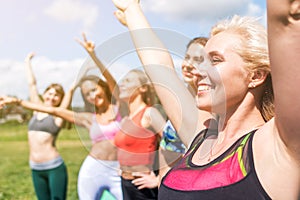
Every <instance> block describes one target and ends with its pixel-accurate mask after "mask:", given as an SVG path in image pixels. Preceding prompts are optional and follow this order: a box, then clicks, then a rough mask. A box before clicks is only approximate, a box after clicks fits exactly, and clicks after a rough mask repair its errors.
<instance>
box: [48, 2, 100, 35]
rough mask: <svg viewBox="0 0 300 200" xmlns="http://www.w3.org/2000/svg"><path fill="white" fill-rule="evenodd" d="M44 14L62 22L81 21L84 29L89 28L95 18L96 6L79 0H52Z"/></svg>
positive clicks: (96, 14) (96, 15)
mask: <svg viewBox="0 0 300 200" xmlns="http://www.w3.org/2000/svg"><path fill="white" fill-rule="evenodd" d="M45 14H46V15H48V16H50V17H53V18H54V19H56V20H59V21H62V22H67V23H69V22H82V23H83V26H84V29H89V28H91V27H93V26H94V24H95V22H96V20H97V17H98V8H97V6H96V5H93V4H91V3H87V2H84V1H82V2H81V1H80V0H54V1H53V3H52V4H51V5H50V6H49V7H48V8H47V9H45Z"/></svg>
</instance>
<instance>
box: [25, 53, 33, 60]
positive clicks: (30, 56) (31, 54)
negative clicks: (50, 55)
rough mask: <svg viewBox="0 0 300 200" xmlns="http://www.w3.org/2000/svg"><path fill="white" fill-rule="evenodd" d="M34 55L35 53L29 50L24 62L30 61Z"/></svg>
mask: <svg viewBox="0 0 300 200" xmlns="http://www.w3.org/2000/svg"><path fill="white" fill-rule="evenodd" d="M34 56H35V53H34V52H30V53H29V54H28V55H27V56H26V58H25V62H29V61H31V59H32V58H33V57H34Z"/></svg>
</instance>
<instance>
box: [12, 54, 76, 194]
mask: <svg viewBox="0 0 300 200" xmlns="http://www.w3.org/2000/svg"><path fill="white" fill-rule="evenodd" d="M33 56H34V54H33V53H30V54H28V56H27V57H26V59H25V61H26V67H27V77H28V84H29V90H30V101H24V102H22V101H21V100H16V99H14V98H11V99H10V101H11V103H14V102H15V103H19V104H20V105H21V106H23V107H24V108H27V109H32V110H34V112H33V116H32V118H31V120H30V122H29V125H28V143H29V150H30V151H29V164H30V168H31V170H32V180H33V185H34V190H35V193H36V195H37V198H38V199H39V200H44V199H50V198H51V197H52V198H53V197H54V198H55V199H60V200H64V199H66V195H67V183H68V175H67V168H66V166H65V164H64V161H63V159H62V157H61V156H60V154H59V152H58V150H57V148H56V146H55V141H56V138H57V136H58V134H59V131H60V129H61V127H62V125H63V121H64V120H63V119H62V118H60V117H57V116H53V115H50V114H48V113H47V109H48V110H49V109H51V108H67V107H68V106H69V105H70V103H71V97H72V94H73V90H74V88H73V87H71V89H70V90H69V91H68V92H67V93H66V95H65V93H64V90H63V88H62V86H61V85H60V84H56V83H53V84H51V85H49V86H48V87H47V88H46V89H45V91H44V93H43V94H42V100H41V99H40V97H39V94H38V90H37V87H36V78H35V76H34V74H33V71H32V67H31V59H32V58H33ZM7 100H9V98H8V99H7ZM39 107H44V108H47V109H46V110H43V109H41V110H39V109H38V108H39ZM44 111H45V112H44ZM50 172H51V173H50ZM49 180H53V181H49Z"/></svg>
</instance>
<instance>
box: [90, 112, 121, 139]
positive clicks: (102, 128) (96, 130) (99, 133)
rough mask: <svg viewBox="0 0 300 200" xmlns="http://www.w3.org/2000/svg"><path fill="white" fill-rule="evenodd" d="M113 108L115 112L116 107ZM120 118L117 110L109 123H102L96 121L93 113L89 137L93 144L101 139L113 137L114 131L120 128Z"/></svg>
mask: <svg viewBox="0 0 300 200" xmlns="http://www.w3.org/2000/svg"><path fill="white" fill-rule="evenodd" d="M115 110H116V112H118V111H117V108H116V109H115ZM121 119H122V117H121V114H120V113H119V112H118V113H117V115H116V119H115V120H114V121H111V122H110V123H109V124H105V125H103V124H99V123H98V122H97V120H96V114H94V115H93V122H92V125H91V128H90V138H91V140H92V142H93V144H94V143H97V142H100V141H103V140H112V139H114V137H115V135H116V133H117V132H118V131H119V130H120V121H121Z"/></svg>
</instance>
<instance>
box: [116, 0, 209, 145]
mask: <svg viewBox="0 0 300 200" xmlns="http://www.w3.org/2000/svg"><path fill="white" fill-rule="evenodd" d="M112 1H113V2H114V4H115V6H116V7H117V8H118V9H119V11H117V12H115V16H116V17H117V18H118V19H119V21H121V23H122V24H123V25H127V27H128V29H129V30H130V33H131V36H132V40H133V42H134V45H135V47H136V50H137V53H138V56H139V58H140V60H141V62H142V64H143V67H144V69H145V71H146V73H147V75H148V76H149V77H150V79H151V81H152V82H153V85H154V87H155V90H156V92H157V95H158V97H159V99H160V101H161V103H162V105H163V107H164V109H165V111H166V113H167V115H168V117H169V119H170V120H171V122H172V124H173V125H174V127H175V129H176V131H177V132H178V134H179V135H180V138H181V139H182V141H183V142H184V144H185V145H187V146H188V145H189V143H190V142H191V140H192V139H193V137H194V135H195V134H196V133H197V132H198V131H199V130H201V129H203V128H206V125H205V124H204V123H205V122H206V121H207V120H208V119H209V118H211V115H210V114H209V113H206V112H201V113H199V112H198V110H197V109H196V105H195V100H194V97H193V96H192V95H191V94H190V92H188V90H187V89H186V87H185V85H184V83H183V81H182V80H181V79H180V78H179V77H178V75H177V73H176V71H175V69H174V66H173V61H172V58H171V55H170V53H169V52H168V50H167V49H166V48H165V46H164V45H163V44H162V42H161V41H160V39H159V38H158V37H157V35H156V34H155V32H154V31H153V30H152V29H151V27H150V25H149V23H148V21H147V20H146V18H145V16H144V14H143V12H142V10H141V7H140V5H139V4H138V2H137V0H112Z"/></svg>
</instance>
